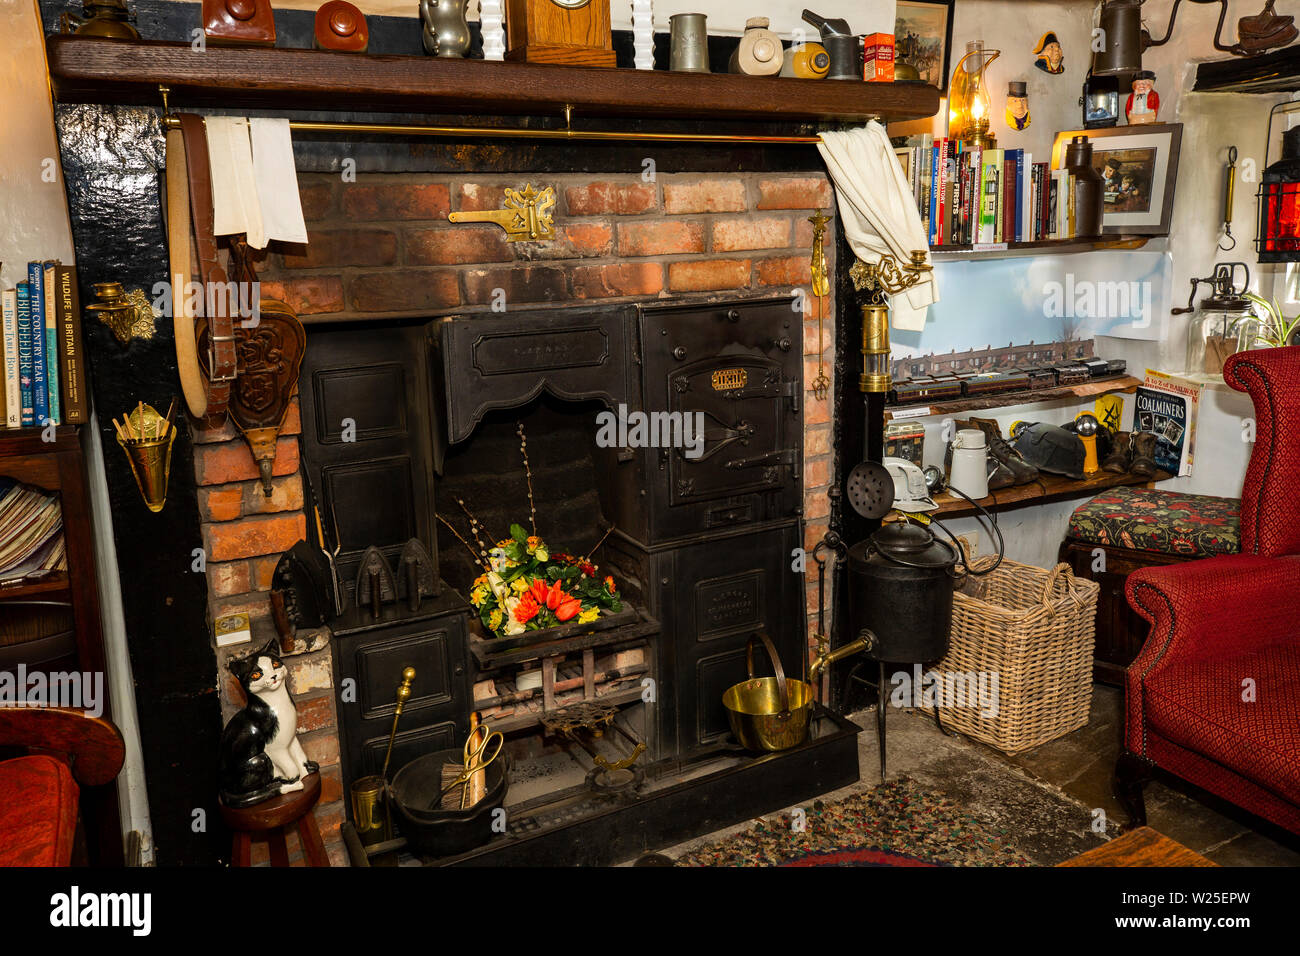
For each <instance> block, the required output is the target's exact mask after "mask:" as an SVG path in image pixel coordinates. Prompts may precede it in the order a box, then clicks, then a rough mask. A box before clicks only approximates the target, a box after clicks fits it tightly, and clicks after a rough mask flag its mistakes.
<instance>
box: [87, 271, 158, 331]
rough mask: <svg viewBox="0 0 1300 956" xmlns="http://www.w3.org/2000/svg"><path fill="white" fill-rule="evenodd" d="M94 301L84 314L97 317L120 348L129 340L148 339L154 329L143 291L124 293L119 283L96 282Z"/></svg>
mask: <svg viewBox="0 0 1300 956" xmlns="http://www.w3.org/2000/svg"><path fill="white" fill-rule="evenodd" d="M95 298H96V299H98V300H99V301H98V302H92V303H91V304H90V305H88V306H86V311H87V312H91V313H93V314H94V315H96V316H97V317H98V318H99V321H101V322H103V323H104V324H105V325H107V326H108V327H109V328H110V329H112V330H113V335H115V336H116V337H117V340H118V341H119V342H121V343H122V344H123V345H128V344H129V343H130V342H131V340H132V339H151V338H153V334H154V332H155V331H156V329H155V327H154V319H155V316H154V312H153V306H152V305H150V304H149V300H148V299H147V298H145V294H144V290H143V289H132V290H131V291H130V292H127V291H126V290H125V289H123V288H122V283H120V282H96V283H95Z"/></svg>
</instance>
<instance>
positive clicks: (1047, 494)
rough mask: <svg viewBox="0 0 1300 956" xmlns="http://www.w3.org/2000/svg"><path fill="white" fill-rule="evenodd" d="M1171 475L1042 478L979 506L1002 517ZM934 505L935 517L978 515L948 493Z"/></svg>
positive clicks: (1002, 492) (1103, 474)
mask: <svg viewBox="0 0 1300 956" xmlns="http://www.w3.org/2000/svg"><path fill="white" fill-rule="evenodd" d="M1171 477H1173V476H1172V475H1169V474H1166V473H1165V472H1163V471H1157V472H1156V476H1155V477H1154V478H1150V479H1147V478H1139V477H1137V476H1136V475H1128V474H1124V475H1112V474H1111V473H1110V472H1108V471H1100V472H1098V473H1097V474H1095V475H1093V476H1092V477H1090V478H1084V479H1081V480H1079V481H1076V480H1075V479H1073V478H1066V477H1065V476H1064V475H1049V474H1042V475H1039V477H1038V478H1036V479H1035V480H1034V481H1031V482H1029V484H1027V485H1015V486H1013V487H1011V488H999V489H998V490H997V491H993V492H990V493H989V495H988V497H986V498H981V499H980V501H979V503H980V504H981V505H982V506H983V507H984V508H986V509H988V510H989V511H996V512H998V513H999V514H1000V513H1002V512H1003V511H1007V510H1010V509H1012V508H1021V507H1024V506H1025V505H1041V504H1046V503H1047V502H1049V501H1068V500H1069V499H1071V498H1088V497H1091V496H1092V495H1095V494H1096V493H1097V492H1099V491H1105V490H1106V489H1107V488H1115V487H1118V486H1119V485H1146V486H1148V487H1149V486H1151V485H1153V484H1154V483H1155V482H1157V481H1166V480H1168V479H1169V478H1171ZM934 503H935V504H936V505H938V506H939V510H938V511H932V512H930V515H931V516H932V517H935V518H964V517H967V516H969V515H973V514H975V513H976V512H975V508H974V507H973V506H972V505H971V504H970V502H968V501H966V499H964V498H958V497H956V496H955V495H950V494H948V493H947V492H943V493H942V494H937V495H935V496H934Z"/></svg>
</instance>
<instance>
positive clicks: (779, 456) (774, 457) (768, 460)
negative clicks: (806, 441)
mask: <svg viewBox="0 0 1300 956" xmlns="http://www.w3.org/2000/svg"><path fill="white" fill-rule="evenodd" d="M765 465H786V466H788V467H789V469H790V477H791V478H794V479H795V480H798V478H799V456H798V455H797V454H795V451H794V449H793V448H783V449H781V450H780V451H770V452H768V453H767V454H766V455H754V456H752V457H750V458H733V459H732V460H731V461H729V462H727V467H728V468H731V469H732V470H734V471H739V470H740V469H742V468H762V467H763V466H765Z"/></svg>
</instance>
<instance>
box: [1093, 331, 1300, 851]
mask: <svg viewBox="0 0 1300 956" xmlns="http://www.w3.org/2000/svg"><path fill="white" fill-rule="evenodd" d="M1223 371H1224V378H1225V380H1226V381H1227V383H1228V384H1229V385H1231V386H1232V387H1233V388H1235V389H1236V390H1238V391H1244V392H1249V393H1250V396H1251V399H1252V401H1253V402H1254V403H1255V446H1254V448H1253V449H1252V451H1251V457H1250V463H1249V465H1248V466H1247V469H1246V480H1245V483H1244V485H1243V487H1242V493H1241V553H1240V554H1235V555H1225V556H1222V557H1215V558H1207V559H1205V560H1203V561H1192V562H1188V563H1186V564H1176V565H1170V566H1167V567H1160V568H1144V569H1142V570H1140V571H1136V572H1134V573H1133V574H1130V575H1129V577H1128V582H1127V585H1126V589H1127V594H1128V600H1129V604H1130V605H1132V607H1133V609H1134V610H1135V611H1136V612H1137V613H1138V614H1140V615H1142V617H1144V618H1146V620H1147V621H1148V622H1150V624H1151V631H1150V634H1149V635H1148V637H1147V640H1146V643H1145V644H1144V645H1143V647H1142V651H1141V653H1140V654H1139V655H1138V657H1137V659H1136V660H1134V662H1133V663H1132V664H1131V665H1129V668H1128V671H1127V675H1126V682H1125V740H1124V750H1123V751H1122V752H1121V754H1120V758H1119V762H1118V763H1117V765H1116V768H1115V782H1116V792H1117V794H1118V795H1119V797H1120V800H1121V802H1123V804H1124V805H1125V809H1127V810H1128V811H1129V817H1130V822H1131V825H1133V826H1143V825H1145V823H1146V809H1145V806H1144V803H1143V799H1142V787H1143V785H1144V784H1145V783H1146V782H1147V780H1148V779H1150V776H1151V772H1152V770H1153V769H1155V768H1157V767H1158V768H1160V769H1161V770H1164V771H1167V772H1169V773H1171V774H1173V775H1175V776H1177V777H1180V778H1182V779H1183V780H1186V781H1188V782H1190V783H1192V784H1195V785H1196V786H1198V787H1200V788H1202V789H1203V790H1206V791H1209V792H1210V793H1213V794H1215V795H1216V796H1219V797H1222V798H1223V799H1225V800H1228V801H1229V802H1231V803H1234V804H1236V805H1237V806H1239V807H1242V808H1244V809H1246V810H1249V811H1250V812H1252V813H1254V814H1257V815H1258V816H1260V817H1263V818H1265V819H1266V820H1269V821H1271V822H1273V823H1275V824H1277V825H1279V826H1282V827H1285V828H1286V829H1288V830H1290V831H1291V832H1293V833H1297V834H1300V609H1298V608H1297V606H1296V604H1297V600H1298V597H1297V596H1298V595H1300V347H1288V348H1280V349H1270V350H1258V351H1250V352H1241V353H1238V354H1237V355H1234V356H1232V358H1231V359H1229V360H1228V362H1227V363H1226V364H1225V365H1224V370H1223Z"/></svg>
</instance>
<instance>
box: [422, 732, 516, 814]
mask: <svg viewBox="0 0 1300 956" xmlns="http://www.w3.org/2000/svg"><path fill="white" fill-rule="evenodd" d="M480 731H482V737H483V739H482V741H480V742H479V743H475V741H476V740H478V738H479V736H480ZM493 743H495V744H496V749H495V750H492V751H491V756H489V757H487V758H486V759H485V758H484V756H483V755H484V754H485V753H487V752H488V750H489V748H490V747H491V746H492V744H493ZM503 746H505V737H503V736H502V735H501V733H500V732H499V731H495V730H494V731H490V732H489V731H488V728H487V727H486V725H485V726H481V727H478V728H476V729H475V730H474V731H473V732H471V733H470V735H469V739H468V740H466V741H465V750H464V755H463V759H462V769H461V772H460V773H459V774H457V776H456V779H455V780H453V781H452V782H451V783H449V784H447V786H445V787H443V788H442V791H441V792H440V793H439V794H438V799H437V800H435V801H434V802H433V806H432V807H431V808H430V809H437V808H438V807H439V806H441V805H442V798H443V797H444V796H446V795H447V794H449V793H451V791H452V790H454V789H455V788H456V787H459V786H461V785H463V784H465V783H468V782H469V778H470V777H471V776H472V775H473V774H475V773H476V772H478V771H479V770H483V769H485V768H486V767H487V766H488V764H490V763H492V761H494V760H496V759H497V757H499V756H500V755H501V748H502V747H503ZM468 795H469V788H468V787H465V790H464V792H463V793H462V794H461V797H460V808H461V809H462V810H464V809H466V807H465V799H466V797H467V796H468Z"/></svg>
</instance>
